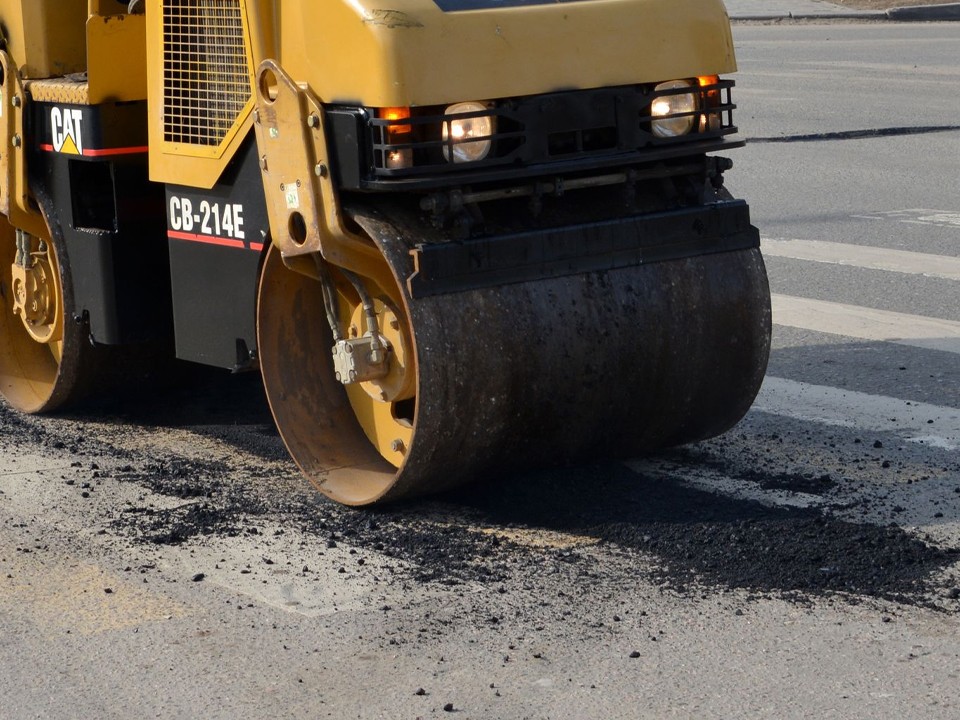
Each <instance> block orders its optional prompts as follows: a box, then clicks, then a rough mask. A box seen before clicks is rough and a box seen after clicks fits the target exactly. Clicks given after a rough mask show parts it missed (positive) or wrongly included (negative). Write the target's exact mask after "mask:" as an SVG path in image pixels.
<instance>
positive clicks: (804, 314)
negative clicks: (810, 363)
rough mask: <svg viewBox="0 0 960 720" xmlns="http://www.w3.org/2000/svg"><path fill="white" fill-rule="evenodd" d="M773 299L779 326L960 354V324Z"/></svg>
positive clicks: (833, 304)
mask: <svg viewBox="0 0 960 720" xmlns="http://www.w3.org/2000/svg"><path fill="white" fill-rule="evenodd" d="M770 297H771V302H772V305H773V322H774V323H776V324H777V325H782V326H786V327H794V328H801V329H803V330H812V331H814V332H823V333H830V334H832V335H844V336H846V337H852V338H859V339H861V340H874V341H882V342H892V343H897V344H899V345H909V346H911V347H919V348H924V349H927V350H940V351H942V352H949V353H956V354H960V322H955V321H953V320H941V319H939V318H931V317H924V316H922V315H908V314H906V313H897V312H891V311H889V310H876V309H874V308H866V307H860V306H858V305H846V304H844V303H836V302H828V301H826V300H813V299H810V298H800V297H793V296H790V295H779V294H776V293H773V294H771V296H770Z"/></svg>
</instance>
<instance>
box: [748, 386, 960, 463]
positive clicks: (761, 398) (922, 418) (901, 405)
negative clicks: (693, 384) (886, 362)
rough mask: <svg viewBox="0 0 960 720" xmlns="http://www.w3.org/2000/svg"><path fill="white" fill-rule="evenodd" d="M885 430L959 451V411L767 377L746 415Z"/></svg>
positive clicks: (923, 442)
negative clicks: (752, 413) (764, 415)
mask: <svg viewBox="0 0 960 720" xmlns="http://www.w3.org/2000/svg"><path fill="white" fill-rule="evenodd" d="M756 411H759V412H766V413H771V414H774V415H781V416H785V417H791V418H795V419H797V420H804V421H808V422H816V423H822V424H825V425H835V426H839V427H851V428H858V429H861V430H874V431H878V432H891V433H894V434H896V435H899V436H900V437H902V438H903V439H905V440H909V441H910V442H916V443H921V444H924V445H928V446H932V447H937V448H942V449H945V450H957V449H960V408H952V407H945V406H941V405H929V404H926V403H918V402H911V401H909V400H901V399H898V398H892V397H886V396H884V395H869V394H867V393H862V392H856V391H854V390H843V389H841V388H835V387H828V386H825V385H810V384H807V383H802V382H797V381H795V380H787V379H786V378H778V377H772V376H770V375H768V376H767V377H766V378H765V379H764V381H763V387H762V388H760V394H759V395H758V396H757V399H756V402H754V404H753V408H752V410H751V412H756Z"/></svg>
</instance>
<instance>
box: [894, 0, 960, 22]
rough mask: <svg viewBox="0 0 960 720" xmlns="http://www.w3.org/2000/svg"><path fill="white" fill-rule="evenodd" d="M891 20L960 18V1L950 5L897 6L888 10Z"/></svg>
mask: <svg viewBox="0 0 960 720" xmlns="http://www.w3.org/2000/svg"><path fill="white" fill-rule="evenodd" d="M887 17H888V18H890V19H891V20H919V21H924V22H933V21H936V20H960V3H950V4H948V5H915V6H914V7H896V8H890V9H889V10H887Z"/></svg>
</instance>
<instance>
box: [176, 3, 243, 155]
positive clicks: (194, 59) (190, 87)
mask: <svg viewBox="0 0 960 720" xmlns="http://www.w3.org/2000/svg"><path fill="white" fill-rule="evenodd" d="M252 93H253V88H252V86H251V84H250V68H249V66H248V63H247V51H246V45H245V43H244V32H243V18H242V12H241V7H240V0H164V2H163V105H164V108H163V110H164V112H163V133H164V140H166V141H167V142H173V143H181V144H186V145H200V146H217V145H219V144H220V143H222V142H223V140H224V138H225V137H226V136H227V134H228V133H229V132H230V129H231V128H232V127H233V125H234V123H235V122H236V120H237V117H238V116H239V115H240V113H241V112H242V111H243V108H244V106H245V105H246V104H247V101H248V100H249V99H250V97H251V95H252Z"/></svg>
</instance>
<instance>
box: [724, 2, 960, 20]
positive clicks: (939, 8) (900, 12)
mask: <svg viewBox="0 0 960 720" xmlns="http://www.w3.org/2000/svg"><path fill="white" fill-rule="evenodd" d="M730 19H731V20H733V21H740V22H771V21H775V20H893V21H895V22H945V21H951V20H960V3H948V4H946V5H914V6H908V7H895V8H890V9H889V10H886V11H879V12H857V13H796V14H794V13H792V12H791V13H769V14H764V15H731V16H730Z"/></svg>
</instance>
